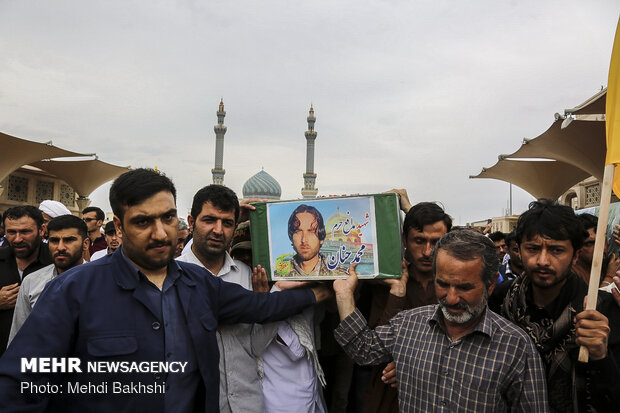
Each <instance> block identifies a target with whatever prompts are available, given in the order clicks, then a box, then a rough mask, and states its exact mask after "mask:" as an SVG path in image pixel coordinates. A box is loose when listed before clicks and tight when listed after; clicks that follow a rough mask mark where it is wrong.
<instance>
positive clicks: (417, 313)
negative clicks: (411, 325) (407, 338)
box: [394, 304, 437, 320]
mask: <svg viewBox="0 0 620 413" xmlns="http://www.w3.org/2000/svg"><path fill="white" fill-rule="evenodd" d="M436 311H437V304H431V305H425V306H422V307H416V308H411V309H409V310H403V311H401V312H400V313H398V314H396V316H394V318H396V317H400V318H403V319H415V320H419V319H424V320H429V319H431V318H432V317H433V315H434V314H435V312H436Z"/></svg>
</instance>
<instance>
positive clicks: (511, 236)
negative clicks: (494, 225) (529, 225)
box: [506, 230, 518, 247]
mask: <svg viewBox="0 0 620 413" xmlns="http://www.w3.org/2000/svg"><path fill="white" fill-rule="evenodd" d="M511 242H516V243H517V244H518V242H517V233H516V232H515V230H512V231H510V232H509V233H508V234H507V235H506V245H507V246H508V247H510V243H511Z"/></svg>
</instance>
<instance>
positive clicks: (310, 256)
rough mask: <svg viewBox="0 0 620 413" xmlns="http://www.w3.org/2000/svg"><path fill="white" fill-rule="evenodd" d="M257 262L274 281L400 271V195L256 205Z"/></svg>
mask: <svg viewBox="0 0 620 413" xmlns="http://www.w3.org/2000/svg"><path fill="white" fill-rule="evenodd" d="M252 205H254V206H255V207H256V210H254V211H251V213H250V227H251V233H252V258H253V264H254V266H256V265H259V264H260V265H261V266H262V267H264V268H265V270H266V272H267V276H268V278H269V279H270V280H271V281H279V280H333V279H338V278H346V277H347V276H348V274H349V267H350V266H351V264H354V263H356V264H357V267H356V272H357V274H358V276H359V278H362V279H369V278H399V277H400V276H401V260H402V247H401V224H400V212H399V204H398V196H397V195H396V194H376V195H363V196H348V197H329V198H315V199H303V200H295V201H277V202H260V203H255V204H252Z"/></svg>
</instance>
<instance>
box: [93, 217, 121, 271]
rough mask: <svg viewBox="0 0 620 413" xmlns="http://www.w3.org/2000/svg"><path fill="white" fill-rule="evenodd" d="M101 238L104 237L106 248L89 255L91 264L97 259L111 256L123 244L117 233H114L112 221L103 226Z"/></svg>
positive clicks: (114, 228)
mask: <svg viewBox="0 0 620 413" xmlns="http://www.w3.org/2000/svg"><path fill="white" fill-rule="evenodd" d="M103 236H104V237H105V242H106V243H107V244H108V247H107V248H106V249H103V250H99V251H97V252H95V253H94V254H93V255H91V257H90V261H91V262H92V261H96V260H98V259H99V258H103V257H105V256H106V255H108V254H112V253H113V252H114V251H116V249H117V248H118V247H120V246H121V243H122V242H123V240H122V238H121V237H120V236H119V235H118V232H116V227H115V226H114V222H113V221H110V222H108V223H107V224H105V227H104V228H103Z"/></svg>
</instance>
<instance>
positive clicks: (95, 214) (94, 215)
mask: <svg viewBox="0 0 620 413" xmlns="http://www.w3.org/2000/svg"><path fill="white" fill-rule="evenodd" d="M82 216H84V217H86V216H88V217H89V218H90V217H92V218H96V217H97V211H88V212H87V213H85V214H82Z"/></svg>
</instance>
